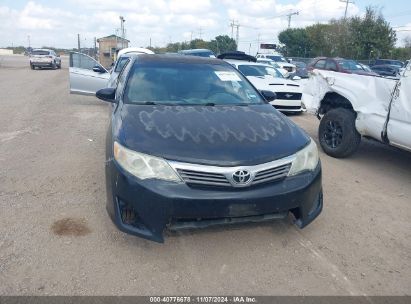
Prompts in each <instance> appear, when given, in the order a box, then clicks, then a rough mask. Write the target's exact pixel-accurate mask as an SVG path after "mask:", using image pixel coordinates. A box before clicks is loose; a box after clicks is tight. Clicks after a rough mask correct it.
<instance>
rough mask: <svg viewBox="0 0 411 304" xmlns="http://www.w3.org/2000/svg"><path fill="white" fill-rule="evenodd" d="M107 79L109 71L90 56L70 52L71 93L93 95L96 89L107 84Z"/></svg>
mask: <svg viewBox="0 0 411 304" xmlns="http://www.w3.org/2000/svg"><path fill="white" fill-rule="evenodd" d="M109 79H110V73H109V71H107V70H106V68H104V67H103V66H102V65H101V64H100V63H98V62H97V61H96V60H94V59H93V58H92V57H90V56H88V55H86V54H82V53H78V52H71V53H70V61H69V80H70V93H71V94H82V95H95V93H96V91H97V90H99V89H101V88H105V87H107V86H108V81H109Z"/></svg>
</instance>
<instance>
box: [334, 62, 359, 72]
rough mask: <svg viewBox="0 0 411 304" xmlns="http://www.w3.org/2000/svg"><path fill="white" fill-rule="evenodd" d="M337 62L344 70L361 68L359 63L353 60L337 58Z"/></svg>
mask: <svg viewBox="0 0 411 304" xmlns="http://www.w3.org/2000/svg"><path fill="white" fill-rule="evenodd" d="M337 62H338V64H339V65H340V66H342V68H343V69H344V70H347V71H358V70H362V67H361V65H359V64H358V62H356V61H354V60H338V61H337Z"/></svg>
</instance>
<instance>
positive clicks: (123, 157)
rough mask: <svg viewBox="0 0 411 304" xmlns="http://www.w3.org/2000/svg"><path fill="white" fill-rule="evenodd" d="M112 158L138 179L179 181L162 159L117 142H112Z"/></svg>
mask: <svg viewBox="0 0 411 304" xmlns="http://www.w3.org/2000/svg"><path fill="white" fill-rule="evenodd" d="M114 159H115V160H116V161H117V162H118V163H119V165H120V166H121V167H122V168H123V169H124V170H126V171H127V172H129V173H130V174H133V175H134V176H136V177H138V178H140V179H148V178H156V179H162V180H166V181H173V182H179V181H181V179H180V178H179V177H178V175H177V173H176V172H175V171H174V170H173V168H171V167H170V165H169V164H168V163H167V162H166V161H165V160H164V159H162V158H159V157H155V156H150V155H147V154H143V153H139V152H136V151H133V150H130V149H127V148H125V147H123V146H122V145H120V144H119V143H118V142H114Z"/></svg>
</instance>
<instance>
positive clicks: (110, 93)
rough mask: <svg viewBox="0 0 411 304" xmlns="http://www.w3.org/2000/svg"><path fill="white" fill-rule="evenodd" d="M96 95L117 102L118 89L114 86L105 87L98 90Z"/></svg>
mask: <svg viewBox="0 0 411 304" xmlns="http://www.w3.org/2000/svg"><path fill="white" fill-rule="evenodd" d="M96 97H97V98H98V99H101V100H104V101H107V102H113V103H114V102H116V89H114V88H104V89H101V90H98V91H97V92H96Z"/></svg>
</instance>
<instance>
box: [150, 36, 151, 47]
mask: <svg viewBox="0 0 411 304" xmlns="http://www.w3.org/2000/svg"><path fill="white" fill-rule="evenodd" d="M150 49H151V37H150Z"/></svg>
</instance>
